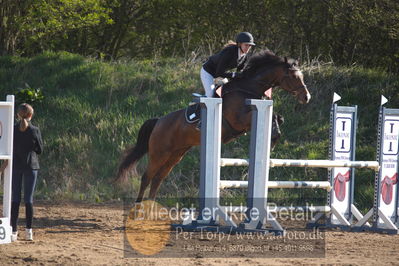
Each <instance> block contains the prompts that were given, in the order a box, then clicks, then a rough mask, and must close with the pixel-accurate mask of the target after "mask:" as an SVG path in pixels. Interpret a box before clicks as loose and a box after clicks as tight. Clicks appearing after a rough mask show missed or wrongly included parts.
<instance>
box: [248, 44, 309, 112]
mask: <svg viewBox="0 0 399 266" xmlns="http://www.w3.org/2000/svg"><path fill="white" fill-rule="evenodd" d="M243 73H244V76H245V77H246V80H245V81H244V82H243V83H245V86H246V89H247V90H251V91H252V92H253V94H256V95H263V94H264V92H265V91H266V90H267V89H268V88H270V87H273V86H280V87H281V88H283V89H284V90H286V91H288V92H290V93H291V94H292V95H294V96H295V97H296V98H297V99H298V101H299V102H300V103H302V104H304V103H308V102H309V100H310V93H309V91H308V89H307V88H306V85H305V82H304V81H303V74H302V71H301V70H300V69H299V67H298V62H297V61H296V60H293V59H289V60H288V59H287V58H281V57H279V56H277V55H275V54H273V53H272V52H270V51H261V52H259V53H256V54H254V55H252V56H251V57H250V58H249V62H248V64H247V66H246V67H245V68H244V70H243ZM248 80H252V81H254V82H253V83H249V82H248ZM251 84H253V85H251Z"/></svg>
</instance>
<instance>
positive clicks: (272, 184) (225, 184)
mask: <svg viewBox="0 0 399 266" xmlns="http://www.w3.org/2000/svg"><path fill="white" fill-rule="evenodd" d="M247 187H248V181H244V180H240V181H234V180H222V181H220V189H225V188H247ZM268 188H323V189H326V190H327V191H330V189H331V185H330V182H328V181H269V183H268Z"/></svg>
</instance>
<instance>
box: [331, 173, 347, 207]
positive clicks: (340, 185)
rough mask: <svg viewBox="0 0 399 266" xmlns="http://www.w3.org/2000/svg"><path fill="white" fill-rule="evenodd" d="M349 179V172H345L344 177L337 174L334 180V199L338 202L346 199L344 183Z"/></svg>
mask: <svg viewBox="0 0 399 266" xmlns="http://www.w3.org/2000/svg"><path fill="white" fill-rule="evenodd" d="M349 178H350V170H349V171H348V172H346V173H345V174H344V175H342V174H341V173H338V175H337V176H336V177H335V178H334V192H335V197H336V198H337V199H338V200H339V201H343V200H344V199H345V197H346V182H348V181H349Z"/></svg>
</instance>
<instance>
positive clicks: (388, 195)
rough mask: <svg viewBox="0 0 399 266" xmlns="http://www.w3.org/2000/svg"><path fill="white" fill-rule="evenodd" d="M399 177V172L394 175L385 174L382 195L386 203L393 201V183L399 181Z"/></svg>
mask: <svg viewBox="0 0 399 266" xmlns="http://www.w3.org/2000/svg"><path fill="white" fill-rule="evenodd" d="M397 177H398V173H396V174H394V175H393V176H392V177H388V176H385V177H384V179H383V180H382V182H381V183H382V184H381V196H382V200H383V201H384V203H385V204H386V205H389V204H391V202H392V198H393V197H392V196H393V195H392V194H393V185H395V184H396V183H397V182H398V178H397Z"/></svg>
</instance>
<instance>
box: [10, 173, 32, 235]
mask: <svg viewBox="0 0 399 266" xmlns="http://www.w3.org/2000/svg"><path fill="white" fill-rule="evenodd" d="M37 172H38V170H16V169H14V170H13V173H12V194H11V198H12V200H11V226H12V230H13V232H16V231H17V223H18V214H19V204H20V203H21V191H22V182H23V183H24V201H25V208H26V228H32V220H33V192H34V191H35V186H36V181H37Z"/></svg>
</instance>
